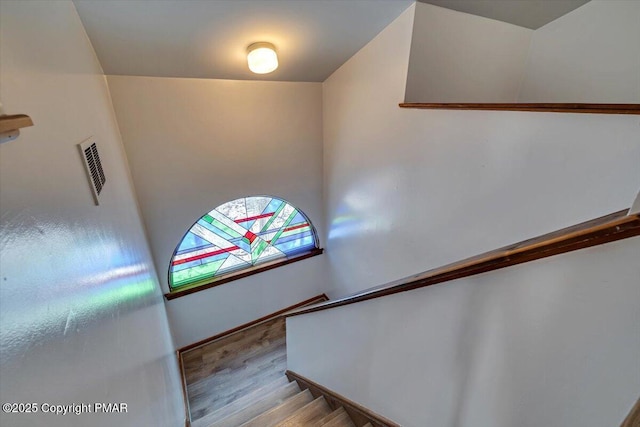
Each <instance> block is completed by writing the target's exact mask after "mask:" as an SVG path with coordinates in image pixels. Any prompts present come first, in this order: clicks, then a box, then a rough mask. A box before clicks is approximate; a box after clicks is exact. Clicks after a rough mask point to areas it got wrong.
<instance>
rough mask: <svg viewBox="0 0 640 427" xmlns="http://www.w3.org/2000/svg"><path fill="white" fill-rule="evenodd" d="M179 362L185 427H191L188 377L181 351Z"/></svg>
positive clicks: (178, 356)
mask: <svg viewBox="0 0 640 427" xmlns="http://www.w3.org/2000/svg"><path fill="white" fill-rule="evenodd" d="M176 356H177V360H178V369H179V370H180V383H181V384H182V399H183V400H184V410H185V419H184V425H185V427H191V408H190V407H189V396H188V395H187V377H186V375H185V373H184V363H182V353H181V352H180V350H177V351H176Z"/></svg>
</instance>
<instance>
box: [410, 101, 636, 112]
mask: <svg viewBox="0 0 640 427" xmlns="http://www.w3.org/2000/svg"><path fill="white" fill-rule="evenodd" d="M400 107H401V108H419V109H427V110H491V111H532V112H547V113H549V112H550V113H587V114H640V104H579V103H572V104H568V103H509V104H499V103H426V102H403V103H401V104H400Z"/></svg>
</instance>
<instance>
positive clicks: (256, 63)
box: [247, 42, 278, 74]
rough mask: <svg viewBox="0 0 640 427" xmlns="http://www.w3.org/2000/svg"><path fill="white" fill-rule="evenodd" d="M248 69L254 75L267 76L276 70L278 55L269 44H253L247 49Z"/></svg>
mask: <svg viewBox="0 0 640 427" xmlns="http://www.w3.org/2000/svg"><path fill="white" fill-rule="evenodd" d="M247 62H248V64H249V69H250V70H251V71H253V72H254V73H256V74H267V73H270V72H272V71H274V70H275V69H276V68H278V55H276V48H275V46H273V45H272V44H271V43H267V42H258V43H253V44H252V45H250V46H249V47H248V48H247Z"/></svg>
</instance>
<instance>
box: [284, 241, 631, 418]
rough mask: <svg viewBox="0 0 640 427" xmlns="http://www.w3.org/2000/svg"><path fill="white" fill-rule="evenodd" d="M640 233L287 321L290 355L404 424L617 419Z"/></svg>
mask: <svg viewBox="0 0 640 427" xmlns="http://www.w3.org/2000/svg"><path fill="white" fill-rule="evenodd" d="M639 251H640V237H635V238H633V239H629V240H625V241H621V242H616V243H611V244H608V245H604V246H599V247H595V248H589V249H586V250H583V251H578V252H572V253H568V254H564V255H560V256H557V257H554V258H546V259H543V260H539V261H536V262H532V263H529V264H522V265H519V266H515V267H511V268H508V269H504V270H498V271H496V272H492V273H488V274H482V275H479V276H474V277H471V278H466V279H461V280H457V281H454V282H448V283H444V284H441V285H436V286H434V287H429V288H423V289H418V290H416V291H410V292H406V293H402V294H396V295H393V296H390V297H385V298H380V299H376V300H371V301H367V302H364V303H358V304H355V305H350V306H345V307H340V308H337V309H333V310H328V311H323V312H317V313H311V314H309V315H304V316H298V317H293V318H289V319H288V320H287V363H288V368H289V369H291V370H293V371H295V372H299V373H301V374H303V375H305V376H308V377H310V378H311V379H313V380H314V381H317V382H319V383H320V384H323V385H324V386H326V387H329V388H330V389H332V390H334V391H336V392H338V393H340V394H343V395H345V396H347V397H349V398H351V399H354V400H355V401H357V402H360V403H362V404H364V405H365V406H367V407H369V408H371V409H373V410H374V411H377V412H379V413H381V414H384V415H385V416H387V417H389V418H391V419H392V420H394V421H396V422H398V423H400V424H401V425H403V426H406V427H422V426H430V425H432V426H440V427H513V426H522V427H539V426H557V427H602V426H618V425H620V424H621V423H622V421H623V420H624V418H625V416H626V415H627V413H628V412H629V410H630V409H631V407H632V406H633V404H634V403H635V401H636V399H637V398H638V392H639V390H640V370H639V369H638V360H640V332H639V331H638V324H639V322H640V319H639V318H638V313H639V310H638V309H639V308H640V288H639V287H638V282H639V280H640V266H639V265H638V262H637V260H638V253H639Z"/></svg>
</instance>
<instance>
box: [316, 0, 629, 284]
mask: <svg viewBox="0 0 640 427" xmlns="http://www.w3.org/2000/svg"><path fill="white" fill-rule="evenodd" d="M411 13H412V10H408V11H407V12H405V13H404V15H402V16H401V17H400V18H399V19H398V20H396V21H395V22H394V23H393V24H392V25H390V26H389V27H387V29H385V30H384V31H383V32H382V33H381V34H380V35H379V36H378V37H377V38H375V39H374V40H373V41H372V42H371V43H369V44H368V45H367V46H366V47H365V48H363V49H362V50H361V51H360V52H358V54H356V55H355V56H354V57H353V58H351V59H350V60H349V61H348V62H347V63H346V64H345V65H343V66H342V67H341V68H340V69H339V70H338V71H336V72H335V73H334V74H333V75H332V76H331V77H330V78H329V79H328V80H327V81H326V82H325V83H324V85H323V94H324V101H323V110H324V142H325V144H324V171H325V176H324V193H325V199H326V209H327V211H326V218H327V233H328V234H327V236H328V238H327V239H326V242H327V249H328V250H327V252H326V254H325V256H326V258H327V260H329V261H330V262H329V264H330V268H331V269H332V270H333V279H332V282H333V283H334V284H335V286H336V287H335V288H334V292H333V293H332V295H333V296H336V295H342V294H345V293H347V292H352V291H358V290H361V289H364V288H368V287H370V286H373V285H379V284H383V283H386V282H389V281H391V280H395V279H398V278H400V277H405V276H409V275H412V274H414V273H418V272H421V271H425V270H428V269H430V268H433V267H438V266H441V265H444V264H446V263H449V262H453V261H457V260H460V259H462V258H466V257H468V256H472V255H476V254H478V253H481V252H484V251H487V250H491V249H495V248H498V247H500V246H504V245H507V244H510V243H514V242H518V241H521V240H524V239H527V238H530V237H534V236H538V235H540V234H544V233H547V232H550V231H553V230H557V229H560V228H563V227H567V226H570V225H573V224H577V223H579V222H582V221H586V220H589V219H593V218H596V217H599V216H602V215H606V214H608V213H611V212H614V211H618V210H621V209H625V208H629V207H630V206H631V203H632V201H633V200H634V198H635V196H636V194H637V193H638V188H639V187H640V168H638V167H637V166H638V164H640V135H639V133H638V119H637V118H636V117H634V116H624V115H594V114H557V113H526V112H489V111H446V110H442V111H437V110H412V109H402V108H399V107H398V103H399V102H401V100H402V96H403V91H404V87H405V78H406V72H407V63H408V57H409V45H410V38H411V22H412V21H411V16H410V15H411ZM332 295H330V296H332Z"/></svg>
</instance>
